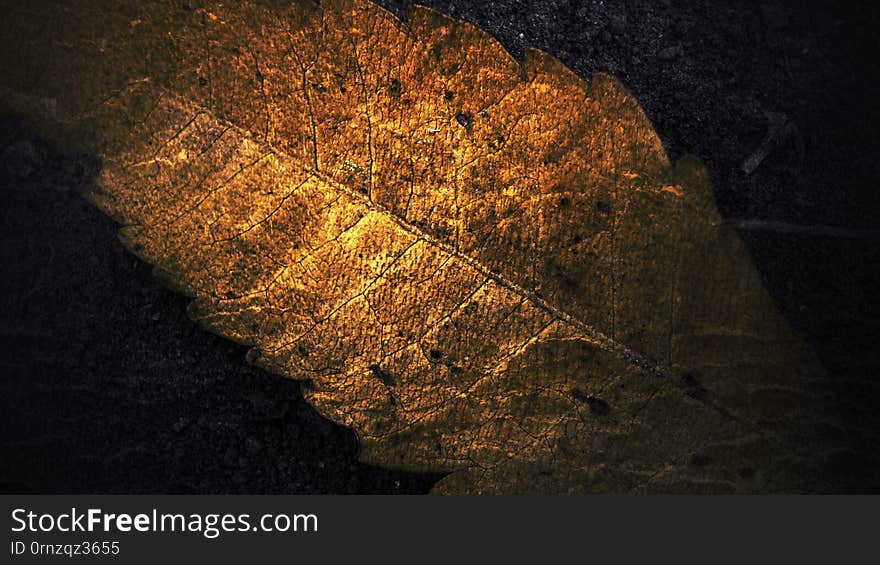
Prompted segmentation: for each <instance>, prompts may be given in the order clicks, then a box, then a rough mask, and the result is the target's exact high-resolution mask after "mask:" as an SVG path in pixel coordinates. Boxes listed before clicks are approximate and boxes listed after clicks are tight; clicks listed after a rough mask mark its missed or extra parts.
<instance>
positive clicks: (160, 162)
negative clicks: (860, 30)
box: [3, 0, 843, 493]
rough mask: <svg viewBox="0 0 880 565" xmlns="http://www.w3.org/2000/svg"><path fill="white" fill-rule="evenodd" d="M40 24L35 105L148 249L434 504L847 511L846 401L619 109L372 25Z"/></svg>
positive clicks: (451, 31) (438, 37)
mask: <svg viewBox="0 0 880 565" xmlns="http://www.w3.org/2000/svg"><path fill="white" fill-rule="evenodd" d="M17 10H18V12H17V13H16V14H15V17H16V18H18V19H19V20H27V21H31V22H32V23H33V26H34V27H35V28H40V27H41V26H42V30H43V31H42V32H41V33H40V34H39V35H37V34H35V35H34V36H32V37H30V38H24V39H22V38H15V44H16V45H17V48H16V49H15V50H12V49H10V50H6V52H7V55H5V56H4V59H3V70H4V72H6V73H7V75H8V76H9V77H10V80H9V81H8V82H9V84H11V85H12V86H11V89H10V92H8V93H7V94H8V95H9V96H8V98H9V100H10V101H11V102H10V103H11V104H12V105H13V106H15V107H18V108H21V109H25V110H26V111H28V112H29V113H30V114H31V115H32V116H34V117H35V119H37V120H40V121H42V123H43V125H44V128H45V131H47V132H48V134H49V135H54V136H57V137H60V138H62V139H64V140H66V141H68V142H70V143H75V144H77V145H78V146H80V147H82V148H83V149H86V150H88V151H91V152H93V153H95V154H97V155H99V156H100V157H101V159H102V160H103V165H104V166H103V170H102V173H101V175H100V178H99V179H98V182H97V183H96V186H95V188H94V190H93V191H92V192H91V193H90V194H89V195H88V196H89V198H90V199H91V200H92V201H93V202H94V203H95V204H96V205H97V206H99V207H100V208H101V209H102V210H104V211H105V212H106V213H108V214H109V215H111V216H112V217H114V218H115V219H116V220H117V221H119V222H120V224H122V228H121V230H120V236H121V238H122V240H123V242H124V243H125V244H126V245H127V246H128V247H129V249H131V250H132V251H133V252H134V253H136V254H137V255H138V256H140V257H141V258H143V259H144V260H145V261H147V262H149V263H151V264H153V265H155V268H156V274H157V276H159V277H160V279H161V280H163V281H164V282H165V283H166V284H168V285H170V286H172V287H173V288H175V289H177V290H178V291H180V292H182V293H185V294H186V295H188V296H191V297H193V302H192V305H191V307H190V313H191V315H192V317H193V318H194V319H195V320H197V321H198V322H199V323H201V324H202V325H203V326H205V327H207V328H208V329H210V330H211V331H214V332H216V333H218V334H220V335H223V336H226V337H228V338H230V339H233V340H235V341H237V342H240V343H243V344H246V345H249V346H251V347H252V350H251V352H250V354H249V359H250V360H251V361H253V362H254V363H256V364H257V365H259V366H261V367H264V368H266V369H268V370H270V371H272V372H275V373H278V374H281V375H284V376H288V377H292V378H296V379H302V380H305V381H306V386H305V387H304V388H305V392H306V396H307V398H308V400H309V401H310V402H311V403H313V404H314V405H315V406H316V407H317V408H318V409H319V410H320V411H321V412H322V413H324V414H325V415H327V416H328V417H330V418H331V419H333V420H335V421H337V422H340V423H342V424H344V425H347V426H351V427H352V428H354V429H355V431H356V432H357V433H358V436H359V438H360V441H361V444H362V458H363V459H365V460H366V461H369V462H372V463H375V464H378V465H384V466H393V467H400V468H406V469H413V470H431V471H449V472H450V473H451V474H450V475H449V476H448V477H447V478H446V479H444V480H443V481H441V482H440V483H439V484H438V486H437V489H436V490H437V491H439V492H542V493H556V492H558V493H574V492H621V491H624V492H625V491H635V492H679V491H687V492H703V491H705V492H762V491H804V490H822V489H823V487H825V486H826V485H827V484H828V482H827V480H828V474H827V473H829V472H830V471H829V467H830V463H829V462H830V461H833V458H834V457H835V456H836V455H837V454H836V453H834V452H833V451H832V450H831V448H830V447H829V445H830V442H829V440H828V439H826V438H829V437H831V436H834V435H837V436H842V435H843V432H842V430H841V429H840V428H839V426H838V423H837V417H836V414H835V411H834V407H833V399H832V398H831V397H830V392H829V390H828V387H827V383H825V381H824V380H823V379H822V374H821V369H820V368H819V366H818V364H817V362H816V360H815V358H814V356H813V355H812V354H811V353H810V352H809V351H808V350H807V349H806V348H805V347H804V346H803V344H802V343H801V342H800V340H799V339H798V338H797V337H796V336H795V335H794V334H793V333H792V332H791V331H790V329H789V328H788V327H787V325H786V323H785V321H784V319H783V318H782V317H781V316H780V314H779V313H778V312H777V310H776V308H775V306H774V304H773V302H772V300H771V299H770V297H769V296H768V295H767V293H766V291H765V290H764V289H763V287H762V285H761V281H760V278H759V277H758V275H757V273H756V272H755V269H754V267H753V265H752V262H751V260H750V259H749V257H748V254H747V252H746V251H745V249H744V247H743V245H742V244H741V242H740V241H739V239H738V238H737V236H736V234H735V233H734V232H733V231H732V230H730V229H729V228H728V227H726V226H725V225H724V224H723V222H722V220H721V218H720V216H719V215H718V212H717V210H716V208H715V204H714V200H713V196H712V188H711V185H710V182H709V178H708V174H707V172H706V170H705V169H704V167H703V166H702V165H701V164H700V163H699V161H698V160H697V159H695V158H693V157H689V156H686V157H684V158H682V159H681V160H680V161H679V162H678V163H675V164H673V163H670V162H669V160H668V158H667V157H666V155H665V152H664V150H663V147H662V144H661V142H660V140H659V139H658V137H657V135H656V134H655V133H654V131H653V129H652V127H651V124H650V122H649V121H648V120H647V118H646V117H645V115H644V113H643V112H642V110H641V108H640V107H639V105H638V103H637V101H636V100H635V99H634V98H633V96H632V95H631V94H629V93H628V92H627V91H626V89H625V88H624V87H623V86H622V85H621V84H620V83H619V82H618V81H617V80H616V79H614V78H613V77H610V76H607V75H602V74H597V75H595V76H593V77H592V79H591V80H590V81H584V80H583V79H582V78H580V77H578V76H577V75H575V74H574V73H572V72H571V71H570V70H568V69H567V68H565V67H564V66H563V65H562V64H561V63H559V62H558V61H556V60H554V59H553V58H552V57H550V56H549V55H547V54H545V53H541V52H538V51H530V52H528V54H527V56H526V58H525V61H524V62H523V63H519V62H517V61H515V60H513V59H512V58H511V57H510V56H509V55H508V54H507V53H506V52H505V50H504V49H503V48H502V47H501V46H500V44H498V42H497V41H495V40H494V39H493V38H491V37H490V36H488V35H487V34H485V33H484V32H482V31H481V30H479V29H477V28H475V27H473V26H471V25H470V24H467V23H464V22H459V21H455V20H452V19H450V18H447V17H446V16H443V15H441V14H438V13H436V12H434V11H431V10H428V9H423V8H416V9H414V10H413V11H412V12H411V13H410V15H409V17H408V20H407V22H406V23H403V22H401V21H399V20H398V19H396V18H395V17H394V16H392V15H391V14H389V13H387V12H386V11H384V10H383V9H381V8H379V7H377V6H375V5H373V4H371V3H369V2H367V1H366V0H345V1H343V0H333V1H331V0H325V1H324V2H321V4H320V5H316V4H314V3H312V2H308V1H299V2H292V3H285V4H284V5H276V4H274V3H253V4H251V3H242V4H239V3H235V4H228V5H226V4H206V5H198V6H191V7H189V8H188V9H185V8H183V7H181V6H178V5H177V4H176V3H171V2H158V3H140V2H134V3H130V4H128V5H126V6H118V5H116V4H115V3H109V4H108V5H107V6H99V5H97V4H95V5H94V6H90V7H87V8H76V9H74V8H73V7H71V6H65V5H64V4H62V5H60V6H53V5H46V6H40V7H18V8H17ZM10 42H12V39H11V38H9V37H6V36H4V37H3V43H4V45H11V43H10ZM28 42H29V43H28ZM33 68H41V69H44V70H43V72H42V73H40V74H38V75H37V76H36V77H34V73H33V72H32V69H33ZM837 443H840V442H837Z"/></svg>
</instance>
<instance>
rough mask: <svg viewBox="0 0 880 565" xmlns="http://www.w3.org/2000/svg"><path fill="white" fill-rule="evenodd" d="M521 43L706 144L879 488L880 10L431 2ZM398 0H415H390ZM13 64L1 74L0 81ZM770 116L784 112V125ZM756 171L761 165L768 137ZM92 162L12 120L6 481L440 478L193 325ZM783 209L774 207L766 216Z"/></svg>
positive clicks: (34, 488)
mask: <svg viewBox="0 0 880 565" xmlns="http://www.w3.org/2000/svg"><path fill="white" fill-rule="evenodd" d="M424 3H425V4H427V5H430V6H432V7H435V8H437V9H439V10H441V11H443V12H445V13H448V14H450V15H454V16H457V17H460V18H463V19H466V20H469V21H472V22H474V23H475V24H477V25H478V26H480V27H482V28H484V29H486V30H488V31H490V32H491V33H492V34H494V35H495V36H496V37H498V38H499V39H500V40H501V41H502V42H503V43H504V44H505V45H506V46H507V47H508V49H510V50H511V51H512V52H513V53H514V54H515V55H517V56H521V55H522V53H523V50H524V49H525V48H528V47H538V48H541V49H543V50H546V51H548V52H550V53H552V54H553V55H555V56H557V57H558V58H560V59H561V60H562V61H563V62H564V63H566V64H567V65H569V66H570V67H571V68H573V69H574V70H575V71H577V72H579V73H580V74H582V75H583V76H589V75H590V73H592V72H594V71H607V72H610V73H612V74H615V75H617V76H618V77H619V78H620V79H622V80H623V82H624V83H625V84H626V85H627V86H628V87H629V88H630V89H631V90H632V91H633V92H634V94H635V95H636V97H637V98H638V99H639V101H640V102H641V103H642V105H643V106H644V108H645V111H646V112H647V114H648V117H649V118H650V119H651V121H652V122H653V123H654V125H655V127H656V128H657V130H658V132H659V134H660V137H661V138H662V140H663V142H664V144H665V146H666V148H667V150H668V151H669V153H670V155H671V156H673V157H677V156H679V155H681V154H682V153H683V152H686V151H687V152H691V153H694V154H696V155H698V156H699V157H701V158H702V159H703V160H704V161H705V162H706V164H707V166H708V168H709V170H710V172H711V174H712V175H713V179H714V182H715V187H716V191H717V198H718V203H719V207H720V208H721V210H722V213H723V215H724V216H725V218H728V219H729V220H730V221H731V222H732V223H735V224H738V223H739V225H743V224H741V223H740V222H741V221H742V220H762V221H764V222H770V224H769V228H771V229H754V228H748V229H742V230H741V234H742V236H743V238H744V239H745V241H746V243H747V244H748V246H749V247H750V248H751V250H752V253H753V255H754V257H755V260H756V262H757V265H758V268H759V270H760V271H761V273H762V275H763V277H764V280H765V282H766V284H767V286H768V288H769V289H770V291H771V293H772V294H773V296H774V297H775V299H776V301H777V303H778V304H779V306H780V308H781V309H782V310H783V312H784V313H785V315H786V316H787V317H788V319H789V320H790V322H791V323H792V325H793V326H794V327H795V329H796V330H797V331H798V332H799V333H801V334H802V335H803V336H804V337H805V338H806V339H807V340H808V341H809V342H810V343H811V344H812V345H813V347H814V348H815V349H816V351H817V352H818V354H819V356H820V358H821V360H822V362H823V363H824V365H825V367H826V369H827V370H828V373H829V375H830V376H831V378H832V381H833V383H834V390H835V392H836V394H837V397H838V400H839V404H840V408H841V411H842V413H843V415H844V418H845V420H846V423H847V426H848V429H849V432H850V434H851V436H852V439H853V442H854V444H855V445H857V446H858V447H859V449H860V450H861V458H860V460H859V461H858V464H857V465H854V467H853V468H852V469H851V470H849V472H847V473H846V474H845V475H841V476H840V481H839V486H840V489H841V490H844V491H850V492H852V491H874V492H876V491H880V471H878V470H877V469H880V426H878V424H880V417H878V416H877V412H878V407H880V404H878V401H880V375H878V372H880V371H878V369H880V359H878V347H877V341H878V337H880V331H878V330H880V316H878V309H877V306H878V303H880V300H878V298H877V296H876V294H877V292H878V284H877V282H878V280H880V277H878V276H877V275H878V268H877V264H878V259H880V220H878V213H880V198H878V196H877V194H876V192H877V190H878V187H877V184H876V182H877V179H878V177H880V174H878V173H880V160H878V157H880V155H878V153H880V144H878V133H880V121H878V118H880V116H878V114H880V102H878V101H880V69H878V67H880V56H878V55H880V53H878V48H877V45H878V42H877V40H876V35H877V32H878V31H880V26H878V23H880V22H878V13H880V8H874V7H872V3H870V2H864V3H849V4H847V3H841V2H832V1H828V2H817V1H808V0H807V1H799V2H780V1H765V2H762V3H761V4H760V5H757V3H756V4H755V5H751V4H752V3H747V2H742V1H739V0H713V1H695V0H690V1H672V0H667V1H641V0H640V1H635V0H630V1H625V2H623V1H617V2H615V1H612V0H606V1H604V2H603V1H577V0H559V1H557V0H548V1H532V2H528V1H521V0H503V1H497V2H466V1H454V0H445V1H428V2H424ZM380 4H383V5H385V6H387V7H389V8H391V9H392V10H395V11H396V12H397V13H398V14H403V13H405V9H406V6H407V5H408V4H409V2H406V1H401V0H386V1H382V2H380ZM0 80H2V78H0ZM774 132H775V133H774ZM768 136H769V138H770V140H771V142H770V143H769V145H767V147H769V148H771V149H772V151H771V152H770V153H769V155H768V156H767V158H766V159H764V160H763V162H762V163H761V164H760V166H759V167H758V168H757V169H756V170H755V171H754V172H753V173H752V174H750V175H747V174H745V173H744V172H743V170H742V164H743V162H744V161H745V160H746V159H747V158H748V157H749V155H751V154H752V153H754V152H755V151H756V150H757V149H758V148H759V147H760V146H761V144H762V142H763V141H764V140H765V139H766V138H768ZM95 167H96V165H95V163H94V162H93V161H92V160H90V159H89V158H88V157H84V156H79V155H71V154H68V153H66V152H65V151H64V150H63V148H53V147H49V146H47V145H46V144H45V143H44V142H43V141H41V140H40V139H38V138H36V137H35V136H34V134H33V133H32V131H31V130H30V129H29V128H28V125H27V121H26V118H23V117H4V118H3V119H2V121H0V198H2V204H0V219H2V223H0V265H2V269H3V271H2V277H0V377H2V379H0V398H2V399H3V407H2V412H0V414H2V415H0V491H15V492H121V493H145V492H167V493H192V492H199V493H233V492H236V493H237V492H252V493H281V492H285V493H388V492H400V493H421V492H426V491H427V490H428V489H429V488H430V487H431V485H432V484H433V482H434V481H435V480H436V479H437V477H436V476H429V475H416V474H408V473H400V472H394V471H387V470H382V469H376V468H373V467H369V466H366V465H362V464H359V463H358V462H357V441H356V438H355V437H354V434H353V433H351V432H350V431H348V430H346V429H344V428H341V427H338V426H336V425H334V424H331V423H329V422H328V421H326V420H325V419H323V418H322V417H320V416H319V415H318V414H317V413H315V411H314V410H312V409H311V408H310V407H309V406H308V405H306V404H305V403H304V402H303V401H302V398H301V395H300V393H299V388H298V385H297V384H296V383H294V382H292V381H285V380H282V379H280V378H275V377H271V376H268V375H266V374H263V373H261V372H260V371H258V370H255V369H253V368H251V367H249V366H247V365H246V363H245V362H244V351H243V350H242V349H241V348H239V347H237V346H235V345H232V344H229V343H228V342H225V341H223V340H221V339H220V338H217V337H215V336H212V335H210V334H207V333H205V332H203V331H201V330H200V329H198V328H197V327H196V326H195V325H194V324H192V323H191V322H190V321H189V320H188V319H187V317H186V315H185V312H184V307H185V303H184V300H183V299H181V298H179V297H177V296H175V295H173V294H172V293H171V292H169V291H167V290H165V289H163V288H162V287H160V286H159V285H158V283H156V282H155V281H154V280H153V279H152V278H151V276H150V273H149V269H148V268H147V267H146V266H145V265H143V264H141V263H139V262H138V261H137V260H135V259H134V258H133V257H132V256H131V255H129V254H128V253H126V252H125V251H124V250H123V249H122V246H121V245H120V244H119V243H118V242H117V240H116V236H115V226H114V225H113V224H112V222H111V221H110V220H108V219H107V218H105V217H104V216H103V215H101V214H100V213H99V212H98V211H97V210H95V209H93V208H91V207H90V206H89V205H88V204H87V203H86V202H85V201H83V200H82V199H81V198H80V197H79V195H78V193H77V191H78V189H79V188H80V187H81V186H82V185H83V184H84V183H88V182H90V179H91V178H92V177H93V175H94V174H95V172H96V171H95ZM765 226H766V224H765Z"/></svg>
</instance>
